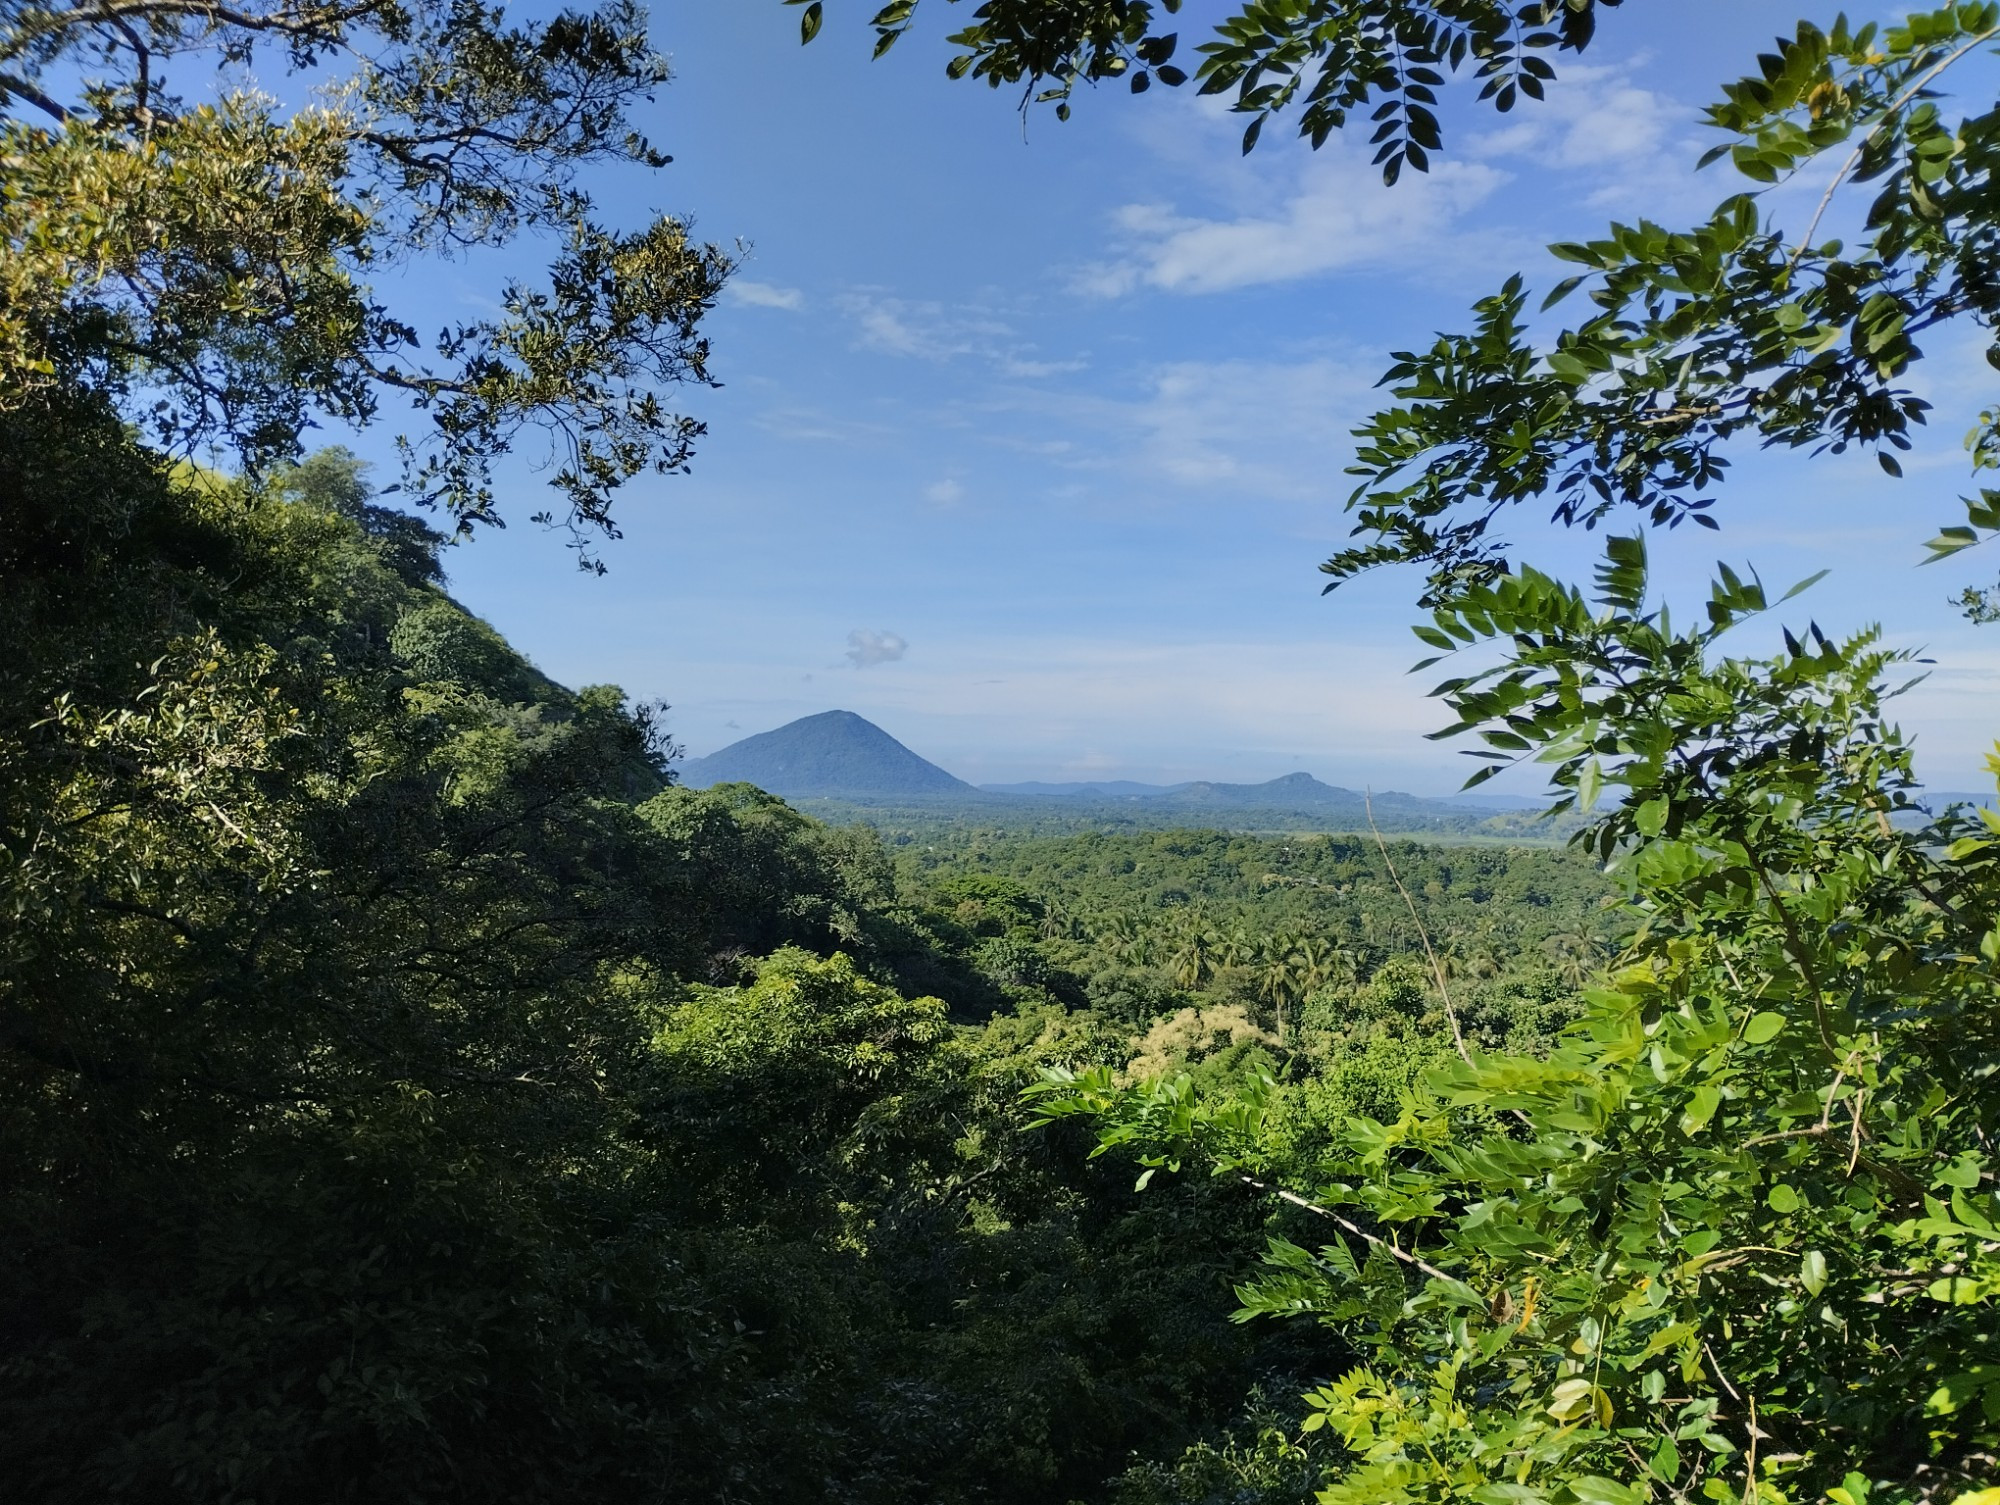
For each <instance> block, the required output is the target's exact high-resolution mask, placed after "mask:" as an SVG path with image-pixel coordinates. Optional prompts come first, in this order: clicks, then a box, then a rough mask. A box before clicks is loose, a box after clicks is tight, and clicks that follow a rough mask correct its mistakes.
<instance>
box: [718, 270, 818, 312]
mask: <svg viewBox="0 0 2000 1505" xmlns="http://www.w3.org/2000/svg"><path fill="white" fill-rule="evenodd" d="M723 293H724V295H725V296H727V297H728V299H729V301H730V302H732V303H741V304H744V305H746V306H748V307H750V308H782V309H784V310H785V311H786V312H788V313H796V312H798V310H799V309H801V308H804V307H805V302H806V298H805V294H804V293H802V292H800V291H799V290H798V289H797V288H795V287H776V286H773V285H772V284H771V283H768V282H748V281H745V280H744V279H743V278H741V277H737V278H734V279H732V280H731V281H729V282H727V283H725V284H723Z"/></svg>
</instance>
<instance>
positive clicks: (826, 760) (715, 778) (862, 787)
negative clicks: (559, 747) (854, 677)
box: [680, 711, 979, 799]
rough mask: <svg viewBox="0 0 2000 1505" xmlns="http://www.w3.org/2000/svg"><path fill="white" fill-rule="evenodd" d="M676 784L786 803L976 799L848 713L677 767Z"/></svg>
mask: <svg viewBox="0 0 2000 1505" xmlns="http://www.w3.org/2000/svg"><path fill="white" fill-rule="evenodd" d="M680 778H681V782H682V783H684V784H687V785H689V786H690V787H692V788H695V789H705V788H707V787H708V786H709V785H710V784H727V783H733V782H738V781H740V782H742V783H746V784H755V785H757V787H758V788H760V789H767V790H769V791H770V792H771V793H772V794H775V795H779V796H781V797H783V798H785V799H791V798H794V797H838V796H843V795H875V796H882V795H896V796H908V795H918V796H924V795H929V796H936V795H952V794H956V795H977V794H978V792H979V791H978V790H976V789H974V788H973V787H972V786H971V785H970V784H968V783H966V782H965V781H964V780H962V779H957V778H954V777H952V775H950V774H948V773H946V772H945V771H944V770H943V769H942V768H940V767H938V766H937V764H935V763H932V762H929V761H927V760H926V759H923V758H920V757H918V756H917V755H916V754H915V753H913V752H911V751H910V750H909V749H908V748H907V747H905V746H903V744H902V743H900V742H898V741H897V740H896V739H895V738H894V737H892V736H890V735H889V734H888V733H887V732H885V731H883V730H882V728H881V727H879V726H877V725H876V724H875V723H874V722H872V721H869V720H867V719H865V718H864V717H861V716H857V715H855V714H854V712H852V711H822V712H821V713H820V714H819V715H817V716H803V717H801V718H800V719H799V720H797V721H792V722H788V723H786V724H785V725H784V726H781V727H778V728H777V729H776V730H775V731H768V732H759V733H757V734H756V735H755V736H753V737H745V738H744V739H743V740H742V741H740V742H732V743H730V744H729V746H727V747H725V748H723V749H721V750H720V751H718V752H712V753H710V754H709V755H708V756H707V757H705V758H696V759H694V760H692V761H691V762H688V763H684V764H682V765H681V768H680Z"/></svg>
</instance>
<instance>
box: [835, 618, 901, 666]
mask: <svg viewBox="0 0 2000 1505" xmlns="http://www.w3.org/2000/svg"><path fill="white" fill-rule="evenodd" d="M909 647H910V645H909V643H908V642H907V641H905V640H904V639H903V638H902V637H901V636H900V635H899V634H897V633H893V632H872V631H870V630H869V629H868V628H866V627H857V628H855V629H854V631H852V632H850V633H849V634H848V635H847V658H848V661H849V662H850V663H852V664H853V665H854V667H855V668H857V669H869V668H873V667H874V666H875V665H876V664H893V663H895V662H896V660H897V659H899V658H901V657H902V656H903V655H904V653H906V652H907V651H908V650H909Z"/></svg>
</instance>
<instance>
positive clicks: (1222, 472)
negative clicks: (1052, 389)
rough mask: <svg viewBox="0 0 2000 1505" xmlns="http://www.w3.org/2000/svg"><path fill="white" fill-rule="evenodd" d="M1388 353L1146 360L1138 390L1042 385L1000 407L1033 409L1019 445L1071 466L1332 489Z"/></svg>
mask: <svg viewBox="0 0 2000 1505" xmlns="http://www.w3.org/2000/svg"><path fill="white" fill-rule="evenodd" d="M1380 363H1381V362H1380V357H1378V356H1361V355H1354V354H1349V353H1347V352H1344V351H1342V352H1328V353H1325V354H1317V355H1308V356H1304V357H1302V358H1300V359H1295V360H1268V361H1257V360H1227V361H1171V362H1165V363H1160V364H1156V365H1152V366H1148V367H1146V368H1144V369H1143V370H1142V371H1141V372H1139V373H1138V375H1137V380H1136V382H1135V384H1134V386H1133V388H1132V389H1131V390H1130V392H1129V395H1126V396H1116V395H1110V394H1107V393H1104V392H1096V393H1079V392H1066V393H1062V394H1060V395H1057V394H1050V393H1040V392H1034V393H1025V394H1013V395H1012V396H1010V397H1009V398H1006V399H1003V400H1001V401H999V402H996V404H995V407H996V409H998V410H1002V411H1013V412H1017V413H1023V414H1028V415H1030V416H1031V417H1032V419H1033V421H1034V424H1035V436H1034V442H1033V443H1032V444H1028V443H1025V442H1024V443H1023V444H1021V445H1019V446H1016V447H1020V448H1026V449H1029V450H1030V451H1031V452H1032V453H1034V454H1036V455H1038V456H1041V457H1043V458H1045V459H1047V460H1049V461H1051V462H1053V463H1054V464H1056V465H1059V466H1062V467H1065V468H1068V469H1072V470H1076V471H1086V472H1104V473H1107V474H1112V475H1116V476H1119V477H1121V478H1127V479H1129V478H1131V477H1135V476H1137V477H1147V478H1150V479H1152V480H1155V481H1160V482H1165V483H1167V484H1168V485H1170V486H1173V487H1175V488H1185V489H1187V490H1191V491H1205V492H1210V493H1221V494H1230V495H1235V496H1238V497H1245V496H1260V497H1263V498H1267V499H1268V498H1282V499H1289V500H1299V499H1323V498H1325V497H1327V496H1328V495H1330V494H1331V493H1333V492H1336V491H1339V490H1340V489H1342V488H1340V487H1339V486H1338V485H1337V484H1336V482H1337V481H1338V480H1339V478H1340V475H1341V468H1342V467H1343V466H1344V465H1345V464H1347V462H1348V457H1349V454H1350V451H1351V443H1350V439H1349V433H1348V431H1349V430H1350V429H1351V428H1352V427H1353V425H1354V424H1355V422H1356V421H1357V420H1358V419H1359V418H1360V417H1362V416H1363V415H1365V414H1366V413H1367V412H1368V411H1369V410H1370V408H1371V407H1372V406H1373V405H1374V404H1375V403H1376V402H1378V401H1379V399H1380V394H1379V393H1378V392H1376V391H1375V390H1374V381H1375V378H1376V377H1377V376H1378V375H1379V374H1380ZM1064 433H1067V434H1068V435H1070V436H1071V437H1058V436H1060V435H1063V434H1064ZM1141 490H1142V492H1143V491H1144V488H1141Z"/></svg>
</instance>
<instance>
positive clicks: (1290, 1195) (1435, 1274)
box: [1242, 1176, 1456, 1280]
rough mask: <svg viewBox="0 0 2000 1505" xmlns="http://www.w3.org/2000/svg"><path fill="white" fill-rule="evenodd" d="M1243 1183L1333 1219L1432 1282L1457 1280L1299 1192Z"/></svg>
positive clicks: (1248, 1181)
mask: <svg viewBox="0 0 2000 1505" xmlns="http://www.w3.org/2000/svg"><path fill="white" fill-rule="evenodd" d="M1242 1181H1243V1184H1244V1185H1245V1186H1252V1187H1255V1188H1256V1189H1257V1190H1258V1191H1267V1192H1270V1193H1271V1194H1272V1195H1274V1196H1276V1197H1277V1198H1279V1199H1280V1200H1281V1201H1285V1202H1289V1203H1291V1204H1292V1206H1294V1207H1303V1208H1304V1209H1305V1210H1306V1211H1307V1212H1311V1213H1317V1214H1318V1215H1319V1216H1320V1217H1323V1218H1330V1219H1332V1220H1333V1221H1334V1222H1336V1223H1338V1224H1339V1225H1340V1226H1341V1227H1342V1228H1344V1229H1346V1230H1347V1231H1348V1232H1349V1233H1351V1234H1353V1235H1354V1236H1355V1237H1356V1238H1358V1239H1361V1240H1363V1241H1364V1242H1366V1243H1368V1244H1370V1245H1372V1246H1373V1247H1375V1248H1377V1249H1380V1250H1381V1251H1382V1252H1383V1253H1384V1254H1387V1255H1389V1256H1390V1257H1391V1258H1393V1259H1400V1260H1401V1261H1402V1262H1403V1263H1404V1264H1406V1265H1409V1266H1411V1267H1412V1268H1414V1269H1418V1270H1421V1271H1423V1272H1424V1274H1426V1275H1428V1276H1430V1278H1431V1279H1432V1280H1454V1279H1456V1277H1455V1276H1451V1275H1447V1274H1445V1273H1444V1271H1442V1270H1440V1269H1439V1268H1438V1267H1437V1266H1436V1265H1433V1264H1426V1263H1425V1262H1424V1261H1423V1260H1421V1259H1418V1258H1417V1257H1416V1255H1414V1254H1405V1253H1404V1252H1403V1251H1402V1250H1401V1249H1398V1248H1397V1247H1396V1246H1395V1245H1394V1244H1392V1243H1390V1242H1389V1241H1388V1240H1387V1239H1385V1238H1378V1237H1377V1236H1376V1235H1374V1234H1372V1233H1370V1232H1369V1231H1368V1230H1367V1229H1365V1228H1363V1227H1361V1226H1360V1225H1358V1224H1356V1223H1355V1222H1354V1221H1353V1220H1352V1219H1349V1218H1344V1217H1342V1216H1341V1215H1340V1214H1339V1213H1337V1212H1335V1211H1334V1210H1333V1209H1332V1208H1330V1207H1322V1206H1320V1205H1319V1203H1317V1202H1308V1201H1307V1200H1306V1199H1305V1198H1304V1197H1302V1196H1300V1195H1299V1194H1298V1193H1297V1192H1292V1191H1286V1190H1285V1189H1284V1188H1283V1187H1282V1186H1266V1185H1265V1184H1264V1183H1263V1182H1262V1181H1258V1180H1255V1179H1254V1178H1252V1177H1250V1176H1244V1177H1243V1178H1242Z"/></svg>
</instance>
